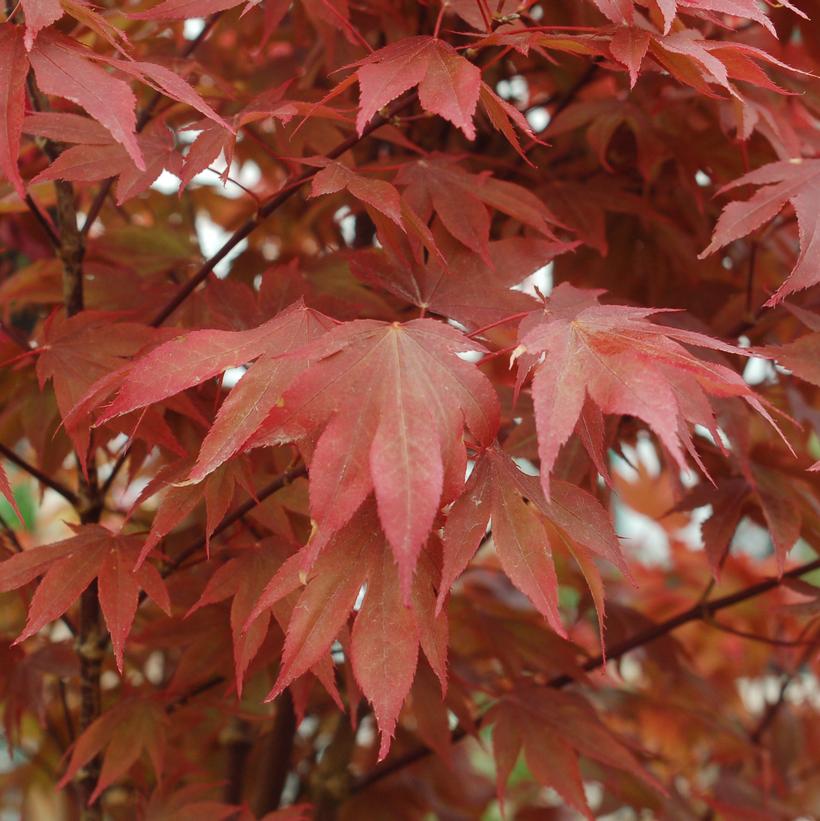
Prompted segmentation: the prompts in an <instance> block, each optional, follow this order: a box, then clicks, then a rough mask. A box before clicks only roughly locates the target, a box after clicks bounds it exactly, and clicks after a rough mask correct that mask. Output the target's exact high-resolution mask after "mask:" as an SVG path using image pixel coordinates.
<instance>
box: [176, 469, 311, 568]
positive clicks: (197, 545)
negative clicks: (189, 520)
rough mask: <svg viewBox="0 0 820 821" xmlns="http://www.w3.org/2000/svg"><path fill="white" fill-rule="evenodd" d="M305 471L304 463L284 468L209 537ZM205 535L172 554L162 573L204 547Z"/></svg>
mask: <svg viewBox="0 0 820 821" xmlns="http://www.w3.org/2000/svg"><path fill="white" fill-rule="evenodd" d="M306 473H307V468H305V466H304V465H301V466H300V467H297V468H293V469H291V470H286V471H285V472H284V473H283V474H281V475H280V476H277V477H276V478H275V479H273V480H272V481H270V482H268V484H267V485H265V487H263V488H262V490H260V491H259V492H258V493H257V494H256V496H254V497H253V498H252V499H248V501H247V502H244V503H243V504H241V505H239V507H238V508H236V510H234V511H233V512H232V513H229V514H228V515H227V516H226V517H225V518H224V519H223V520H222V521H221V522H220V523H219V526H218V527H217V528H216V530H214V532H213V533H212V534H211V538H213V537H214V536H218V535H219V534H220V533H222V532H223V531H225V530H227V529H228V528H229V527H230V526H231V525H232V524H234V523H235V522H238V521H239V520H240V519H241V518H242V517H243V516H245V515H246V514H248V513H250V512H251V511H252V510H253V509H254V508H255V507H256V506H257V505H259V504H261V503H262V502H264V501H265V499H267V498H268V497H269V496H272V495H273V494H274V493H276V491H277V490H281V489H282V488H283V487H285V485H289V484H290V483H291V482H292V481H293V480H294V479H298V478H299V477H300V476H304V475H305V474H306ZM205 541H206V540H205V537H204V536H202V537H201V538H199V539H197V540H196V541H195V542H193V543H192V544H190V545H189V546H188V547H186V548H185V549H184V550H183V551H182V552H181V553H179V554H177V555H176V556H174V558H173V559H172V560H171V561H170V562H168V564H167V565H166V566H165V568H164V570H163V573H162V575H163V576H169V575H171V573H173V572H174V571H175V570H177V569H178V568H179V566H180V565H181V564H182V563H183V562H184V561H185V560H186V559H187V558H188V557H189V556H193V555H194V553H196V552H197V551H199V550H202V548H203V547H205Z"/></svg>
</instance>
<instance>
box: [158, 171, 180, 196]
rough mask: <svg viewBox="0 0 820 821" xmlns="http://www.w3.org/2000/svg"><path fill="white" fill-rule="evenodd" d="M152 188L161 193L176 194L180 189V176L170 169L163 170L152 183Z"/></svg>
mask: <svg viewBox="0 0 820 821" xmlns="http://www.w3.org/2000/svg"><path fill="white" fill-rule="evenodd" d="M151 188H152V190H154V191H159V192H160V194H166V195H170V194H176V193H177V191H179V177H177V176H175V175H174V174H172V173H171V172H170V171H163V172H162V173H161V174H160V175H159V177H157V178H156V179H155V180H154V181H153V182H152V183H151Z"/></svg>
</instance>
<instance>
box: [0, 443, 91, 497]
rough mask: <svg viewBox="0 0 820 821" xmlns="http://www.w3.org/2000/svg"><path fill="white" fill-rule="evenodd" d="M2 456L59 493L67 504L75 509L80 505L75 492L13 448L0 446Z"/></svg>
mask: <svg viewBox="0 0 820 821" xmlns="http://www.w3.org/2000/svg"><path fill="white" fill-rule="evenodd" d="M0 455H2V456H4V457H5V458H6V459H8V460H9V462H12V463H13V464H15V465H17V467H18V468H20V470H24V471H25V472H26V473H28V474H29V475H30V476H33V477H34V478H35V479H36V480H37V481H38V482H41V483H42V484H44V485H45V486H46V487H50V488H51V489H52V490H53V491H55V492H56V493H59V494H60V496H62V497H63V498H64V499H65V500H66V501H67V502H70V503H71V504H72V505H74V506H75V507H76V506H77V504H79V498H78V496H77V494H76V493H74V491H73V490H69V488H67V487H66V486H65V485H64V484H62V483H61V482H58V481H57V480H56V479H52V478H51V476H48V475H46V474H45V473H43V471H41V470H40V469H39V468H36V467H34V465H30V464H29V463H28V462H27V461H26V460H25V459H23V458H21V457H20V456H18V455H17V454H16V453H15V452H14V451H13V450H12V449H11V448H8V447H6V446H5V445H3V444H0Z"/></svg>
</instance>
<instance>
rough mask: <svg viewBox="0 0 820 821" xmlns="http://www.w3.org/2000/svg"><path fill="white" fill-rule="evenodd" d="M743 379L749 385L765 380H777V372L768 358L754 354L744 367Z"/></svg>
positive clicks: (758, 383)
mask: <svg viewBox="0 0 820 821" xmlns="http://www.w3.org/2000/svg"><path fill="white" fill-rule="evenodd" d="M743 379H744V381H745V382H746V384H747V385H760V384H762V383H763V382H769V381H776V380H777V373H776V371H775V369H774V366H773V365H772V363H771V362H770V361H769V360H768V359H763V358H761V357H759V356H752V357H750V358H749V360H748V362H747V363H746V367H745V368H744V369H743Z"/></svg>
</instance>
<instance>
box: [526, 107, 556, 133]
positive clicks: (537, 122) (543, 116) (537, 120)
mask: <svg viewBox="0 0 820 821" xmlns="http://www.w3.org/2000/svg"><path fill="white" fill-rule="evenodd" d="M526 117H527V122H528V123H529V124H530V128H531V129H532V130H533V131H535V132H536V134H537V133H538V132H539V131H543V130H544V129H545V128H546V127H547V126H548V125H549V124H550V113H549V111H547V109H546V108H544V106H542V105H539V106H536V107H535V108H531V109H530V110H529V111H528V112H527V114H526Z"/></svg>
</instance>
